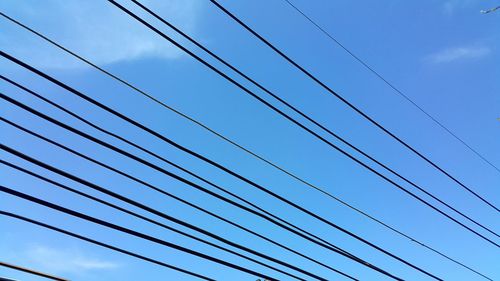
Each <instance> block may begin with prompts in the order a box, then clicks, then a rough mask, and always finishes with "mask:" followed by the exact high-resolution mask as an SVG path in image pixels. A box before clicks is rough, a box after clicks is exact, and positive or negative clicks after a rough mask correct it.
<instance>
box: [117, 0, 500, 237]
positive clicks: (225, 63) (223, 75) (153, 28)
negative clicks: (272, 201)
mask: <svg viewBox="0 0 500 281" xmlns="http://www.w3.org/2000/svg"><path fill="white" fill-rule="evenodd" d="M108 1H110V2H111V3H112V4H114V5H116V6H117V7H118V8H120V9H122V10H123V11H124V12H125V13H127V14H129V15H130V16H132V17H133V18H134V19H136V20H137V21H139V22H141V23H142V24H144V25H145V26H147V27H148V28H150V29H151V30H153V31H154V32H156V33H157V34H158V35H160V36H161V37H163V38H164V39H166V40H168V41H169V42H170V43H172V44H174V45H175V46H177V47H178V48H180V49H181V50H183V51H184V52H186V53H187V54H189V55H190V56H192V57H193V58H195V59H196V60H198V61H199V62H201V63H202V64H204V65H205V66H207V67H208V68H210V69H211V70H213V71H215V72H216V73H217V74H219V75H220V76H222V77H223V78H225V79H226V80H228V81H229V82H231V83H232V84H234V85H235V86H237V87H238V88H240V89H242V90H243V91H244V92H245V93H247V94H249V95H251V96H252V97H254V98H256V99H257V100H258V101H260V102H261V103H263V104H264V105H266V106H267V107H269V108H271V109H272V110H273V111H275V112H277V113H278V114H280V115H282V116H283V117H285V118H286V119H287V120H289V121H291V122H292V123H294V124H296V125H297V126H299V127H300V128H302V129H304V130H305V131H307V132H308V133H310V134H312V135H313V136H315V137H316V138H318V139H319V140H321V141H322V142H324V143H326V144H327V145H329V146H331V147H332V148H334V149H335V150H338V151H339V152H340V153H342V154H344V155H346V156H347V157H348V158H351V159H352V157H351V156H349V155H348V153H346V152H345V151H343V150H341V149H340V148H339V147H337V146H335V145H334V144H332V143H331V142H330V141H328V140H326V139H325V138H323V137H322V136H320V135H319V134H317V133H315V132H314V131H312V130H311V129H309V128H307V127H306V126H304V125H303V124H301V123H300V122H298V121H296V120H295V119H293V118H292V117H290V116H288V115H287V114H286V113H284V112H282V111H281V110H279V109H278V108H276V107H275V106H273V105H272V104H270V103H269V102H267V101H265V100H264V99H262V98H261V97H259V96H258V95H256V94H255V93H253V92H252V91H250V90H249V89H248V88H246V87H244V86H243V85H241V84H240V83H238V82H236V81H235V80H234V79H232V78H231V77H229V76H228V75H226V74H225V73H223V72H221V71H220V70H218V69H217V68H215V67H214V66H212V65H210V64H209V63H208V62H206V61H205V60H203V59H202V58H200V57H199V56H197V55H196V54H194V53H193V52H191V51H189V50H188V49H186V48H185V47H184V46H182V45H180V44H179V43H178V42H176V41H175V40H173V39H172V38H170V37H168V35H166V34H165V33H163V32H161V31H160V30H158V29H157V28H155V27H153V26H152V25H151V24H149V23H148V22H146V21H144V20H143V19H141V18H140V17H138V16H137V15H135V14H134V13H132V12H130V11H129V10H127V9H125V8H124V7H123V6H121V5H119V4H117V3H116V2H114V1H112V0H108ZM143 9H147V8H143ZM146 11H149V12H150V13H151V14H152V15H156V14H154V13H153V12H152V11H150V10H146ZM156 17H157V18H158V19H160V21H162V20H163V19H161V17H159V16H157V15H156ZM163 21H164V22H165V24H167V25H169V26H170V24H169V23H168V22H166V21H165V20H163ZM172 29H174V30H178V29H176V28H175V27H174V26H172ZM179 34H181V35H185V34H184V33H181V31H179ZM185 38H186V39H188V40H190V41H191V42H192V43H193V44H195V45H197V46H198V47H200V48H202V49H203V50H205V51H206V52H207V53H209V54H211V55H212V56H213V57H214V58H216V59H217V60H219V61H220V62H221V63H223V64H224V65H226V66H228V67H229V68H231V69H232V70H234V71H235V72H237V73H238V74H240V75H241V76H243V77H244V78H246V79H247V80H248V81H250V82H252V83H253V84H254V85H256V86H257V87H259V88H260V89H262V90H263V91H264V92H266V93H268V94H269V95H271V96H273V97H274V98H275V99H277V100H279V101H280V102H282V103H283V104H285V105H286V106H287V107H289V108H290V109H292V110H293V111H295V112H296V113H298V114H299V115H301V116H303V117H304V118H306V119H307V120H309V121H310V122H312V123H314V124H316V125H317V126H319V127H320V128H322V129H323V130H325V131H326V132H328V133H329V134H330V135H332V136H334V137H335V138H337V139H338V140H339V141H341V142H342V143H344V144H346V145H348V146H349V147H350V148H352V149H354V150H355V151H357V152H358V153H360V154H362V155H363V156H365V157H367V158H368V159H370V160H372V161H374V162H375V163H377V164H378V165H380V166H381V167H383V168H384V169H386V170H387V171H389V172H391V173H392V174H394V175H396V176H397V177H398V178H400V179H402V180H404V181H405V182H407V183H409V184H411V185H412V186H414V187H415V188H417V189H418V190H420V191H421V192H423V193H425V194H426V195H428V196H430V197H432V198H433V199H434V200H437V201H438V202H440V203H441V204H444V205H445V206H447V207H448V208H450V209H452V210H453V211H455V212H457V213H458V214H460V215H461V216H463V217H465V218H466V219H468V220H469V221H471V222H473V223H474V224H476V225H477V226H479V227H481V228H483V229H485V230H486V231H488V232H490V233H492V234H493V235H495V236H497V237H500V235H498V234H497V233H495V232H494V231H492V230H490V229H489V228H487V227H485V226H483V225H482V224H480V223H478V222H476V221H475V220H473V219H471V218H470V217H468V216H466V215H464V214H463V213H462V212H460V211H458V210H457V209H455V208H453V207H452V206H450V205H449V204H447V203H445V202H444V201H442V200H441V199H439V198H438V197H436V196H434V195H433V194H431V193H430V192H428V191H426V190H425V189H423V188H421V187H420V186H418V185H416V184H415V183H413V182H411V181H410V180H408V179H407V178H406V177H403V176H402V175H400V174H399V173H397V172H395V171H394V170H392V169H391V168H389V167H387V166H386V165H384V164H383V163H381V162H380V161H378V160H376V159H374V158H373V157H371V156H370V155H368V154H367V153H365V152H363V151H362V150H360V149H359V148H357V147H355V146H354V145H352V144H351V143H349V142H347V141H346V140H344V139H343V138H341V137H340V136H338V135H336V134H335V133H333V132H332V131H331V130H329V129H328V128H326V127H324V126H322V125H321V124H319V123H318V122H316V121H314V120H313V119H312V118H310V117H309V116H307V115H305V114H304V113H302V112H301V111H300V110H298V109H296V108H295V107H293V106H292V105H290V104H288V103H287V102H286V101H284V100H283V99H281V98H280V97H278V96H277V95H275V94H273V93H272V92H270V91H269V90H268V89H266V88H264V87H263V86H262V85H260V84H259V83H257V82H255V81H254V80H252V79H251V78H250V77H248V76H246V75H245V74H244V73H242V72H241V71H239V70H238V69H237V68H235V67H233V66H232V65H230V64H229V63H227V62H226V61H224V60H223V59H222V58H220V57H218V56H217V55H215V54H214V53H212V52H211V51H210V50H208V49H206V48H205V47H204V46H202V45H201V44H199V43H198V42H196V41H194V40H193V39H192V38H190V37H188V36H187V35H185ZM352 160H354V159H352ZM354 161H356V160H354ZM356 162H357V161H356ZM358 164H359V163H358ZM360 165H362V166H364V165H363V164H360ZM365 168H366V167H365ZM368 170H370V171H371V169H368ZM372 172H373V171H372ZM396 187H397V186H396ZM318 191H320V192H322V193H324V194H326V195H328V196H331V195H330V194H329V193H327V192H325V191H323V190H321V189H318ZM419 201H420V200H419Z"/></svg>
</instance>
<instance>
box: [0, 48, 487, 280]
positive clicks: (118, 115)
mask: <svg viewBox="0 0 500 281" xmlns="http://www.w3.org/2000/svg"><path fill="white" fill-rule="evenodd" d="M0 55H2V56H3V57H5V58H7V59H9V60H10V61H12V62H14V63H16V64H18V65H20V66H23V67H24V68H26V69H28V70H30V71H31V72H33V73H36V74H37V75H39V76H41V77H43V78H45V79H47V80H49V81H51V82H52V83H54V84H56V85H58V86H60V87H61V88H63V89H65V90H67V91H69V92H71V93H73V94H75V95H77V96H79V97H80V98H82V99H84V100H86V101H88V102H89V103H92V104H94V105H96V106H98V107H100V108H101V109H104V110H105V111H107V112H109V113H111V114H113V115H115V116H117V117H119V118H120V119H122V120H124V121H127V122H128V123H130V124H132V125H134V126H135V127H138V128H140V129H141V130H143V131H145V132H147V133H149V134H151V135H153V136H155V137H157V138H159V139H160V140H162V141H164V142H166V143H169V144H171V145H172V146H174V147H176V148H178V149H180V150H182V151H184V152H186V153H188V154H191V155H192V156H195V157H196V158H198V159H200V160H203V161H204V162H206V163H209V164H211V165H212V166H214V167H216V168H218V169H221V170H223V171H225V172H226V173H228V174H230V175H232V176H235V177H237V178H238V179H240V180H242V181H244V182H246V183H248V184H250V185H252V186H254V187H256V188H258V189H259V190H261V191H263V192H265V193H267V194H269V195H271V196H272V197H274V198H276V199H278V200H280V201H282V202H284V203H286V204H287V205H290V206H292V207H294V208H295V209H297V210H300V211H301V212H303V213H305V214H307V215H309V216H312V217H313V218H315V219H317V220H319V221H321V222H323V223H325V224H327V225H329V226H331V227H333V228H335V229H337V230H339V231H341V232H343V233H345V234H347V235H348V236H351V237H353V238H355V239H356V240H358V241H360V242H362V243H364V244H366V245H368V246H370V247H371V248H374V249H376V250H377V251H380V252H382V253H384V254H385V255H387V256H390V257H391V258H393V259H396V260H398V261H400V262H402V263H404V264H406V265H408V266H409V267H412V268H413V269H415V270H417V271H420V272H421V273H423V274H425V275H427V276H429V277H432V278H434V279H437V280H441V279H440V278H439V277H437V276H435V275H434V274H432V273H430V272H427V271H426V270H424V269H422V268H420V267H418V266H416V265H414V264H413V263H411V262H408V261H406V260H405V259H403V258H401V257H399V256H397V255H395V254H393V253H391V252H389V251H387V250H385V249H383V248H381V247H380V246H378V245H376V244H374V243H372V242H370V241H368V240H366V239H364V238H362V237H361V236H359V235H356V234H354V233H352V232H351V231H348V230H347V229H345V228H343V227H341V226H339V225H337V224H335V223H333V222H331V221H329V220H327V219H325V218H323V217H322V216H319V215H317V214H315V213H314V212H312V211H310V210H308V209H306V208H304V207H302V206H300V205H298V204H296V203H294V202H292V201H290V200H288V199H286V198H284V197H283V196H281V195H278V194H277V193H275V192H273V191H271V190H269V189H267V188H265V187H263V186H261V185H259V184H257V183H255V182H253V181H251V180H249V179H248V178H246V177H244V176H242V175H240V174H238V173H236V172H234V171H232V170H230V169H229V168H227V167H225V166H223V165H221V164H219V163H217V162H215V161H213V160H210V159H208V158H207V157H205V156H203V155H201V154H199V153H196V152H194V151H192V150H190V149H188V148H186V147H184V146H182V145H180V144H178V143H176V142H174V141H172V140H170V139H169V138H167V137H165V136H164V135H162V134H159V133H158V132H156V131H154V130H152V129H150V128H149V127H146V126H144V125H143V124H141V123H138V122H137V121H135V120H133V119H131V118H129V117H127V116H125V115H123V114H121V113H119V112H117V111H116V110H114V109H111V108H110V107H108V106H106V105H104V104H102V103H100V102H98V101H96V100H94V99H92V98H90V97H89V96H87V95H84V94H83V93H81V92H79V91H77V90H75V89H73V88H71V87H70V86H68V85H66V84H64V83H62V82H61V81H59V80H57V79H55V78H53V77H51V76H49V75H47V74H46V73H43V72H41V71H40V70H38V69H36V68H34V67H32V66H30V65H28V64H26V63H24V62H22V61H19V60H17V59H16V58H14V57H12V56H10V55H8V54H6V53H4V52H3V51H0ZM354 159H355V158H354ZM356 160H357V159H356ZM358 161H359V160H358ZM360 163H361V162H360ZM380 175H381V174H380ZM382 176H383V175H382ZM385 178H386V177H385ZM387 179H388V178H387ZM388 180H390V179H388ZM475 233H477V232H475ZM477 234H478V235H480V236H481V237H484V236H482V235H481V234H479V233H477ZM484 238H485V239H487V241H490V242H491V243H495V242H493V241H491V240H490V239H488V238H486V237H484Z"/></svg>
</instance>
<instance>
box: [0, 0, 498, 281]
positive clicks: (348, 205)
mask: <svg viewBox="0 0 500 281" xmlns="http://www.w3.org/2000/svg"><path fill="white" fill-rule="evenodd" d="M138 5H141V6H142V4H140V3H138ZM0 15H1V16H3V17H4V18H6V19H7V20H9V21H11V22H13V23H15V24H16V25H18V26H20V27H22V28H24V29H25V30H27V31H29V32H31V33H33V34H35V35H37V36H38V37H40V38H42V39H43V40H45V41H46V42H48V43H50V44H52V45H53V46H55V47H57V48H59V49H61V50H63V51H65V52H66V53H68V54H70V55H72V56H73V57H75V58H77V59H79V60H80V61H82V62H84V63H86V64H88V65H90V66H91V67H93V68H95V69H97V70H98V71H100V72H102V73H103V74H105V75H107V76H109V77H111V78H113V79H115V80H116V81H118V82H120V83H122V84H124V85H125V86H127V87H129V88H130V89H132V90H134V91H136V92H137V93H139V94H141V95H143V96H145V97H147V98H149V99H150V100H152V101H154V102H155V103H157V104H159V105H161V106H163V107H164V108H166V109H168V110H170V111H172V112H174V113H176V114H177V115H179V116H181V117H183V118H185V119H186V120H188V121H191V122H192V123H194V124H196V125H198V126H200V127H201V128H203V129H205V130H207V131H208V132H210V133H212V134H213V135H215V136H217V137H219V138H221V139H222V140H224V141H226V142H228V143H230V144H232V145H233V146H235V147H237V148H239V149H241V150H243V151H245V152H247V153H248V154H250V155H251V156H254V157H255V158H257V159H259V160H261V161H263V162H265V163H267V164H269V165H271V166H273V167H274V168H276V169H278V170H280V171H282V172H283V173H285V174H287V175H289V176H291V177H292V178H294V179H296V180H298V181H300V182H302V183H304V184H306V185H308V186H309V187H311V188H314V189H316V190H318V191H319V192H321V193H323V194H325V195H326V196H328V197H330V198H331V199H334V200H335V201H337V202H339V203H340V204H342V205H344V206H346V207H348V208H350V209H352V210H354V211H355V212H357V213H359V214H361V215H363V216H365V217H367V218H368V219H370V220H372V221H374V222H376V223H378V224H380V225H381V226H383V227H385V228H387V229H389V230H391V231H393V232H394V233H396V234H398V235H401V236H403V237H405V238H407V239H409V240H410V241H412V242H415V243H416V244H418V245H420V246H422V247H425V248H427V249H429V250H431V251H433V252H434V253H437V254H438V255H440V256H442V257H444V258H446V259H448V260H450V261H452V262H454V263H456V264H458V265H460V266H462V267H464V268H466V269H468V270H471V271H472V272H474V273H477V274H479V275H481V276H483V277H485V278H487V279H489V278H488V277H486V276H485V275H483V274H481V273H479V272H477V271H475V270H474V269H472V268H470V267H468V266H466V265H464V264H463V263H461V262H459V261H457V260H455V259H453V258H451V257H449V256H447V255H445V254H443V253H441V252H440V251H438V250H436V249H434V248H432V247H430V246H428V245H426V244H424V243H422V242H420V241H418V240H416V239H415V238H412V237H410V236H409V235H407V234H405V233H403V232H401V231H399V230H397V229H395V228H394V227H392V226H390V225H388V224H386V223H385V222H383V221H381V220H380V219H377V218H375V217H373V216H371V215H370V214H368V213H366V212H364V211H362V210H360V209H358V208H356V207H354V206H352V205H350V204H349V203H347V202H345V201H343V200H342V199H340V198H338V197H336V196H334V195H333V194H331V193H329V192H328V191H326V190H324V189H322V188H320V187H318V186H316V185H314V184H312V183H310V182H308V181H306V180H304V179H302V178H300V177H298V176H297V175H295V174H293V173H291V172H289V171H287V170H285V169H284V168H282V167H280V166H278V165H277V164H275V163H273V162H271V161H269V160H267V159H265V158H264V157H262V156H260V155H258V154H256V153H254V152H252V151H251V150H249V149H247V148H245V147H243V146H241V145H240V144H238V143H236V142H234V141H232V140H230V139H229V138H227V137H225V136H224V135H222V134H220V133H218V132H217V131H215V130H213V129H211V128H210V127H208V126H206V125H205V124H203V123H201V122H200V121H198V120H195V119H194V118H192V117H190V116H188V115H186V114H184V113H182V112H180V111H179V110H177V109H174V108H173V107H171V106H169V105H167V104H165V103H163V102H162V101H160V100H158V99H156V98H155V97H153V96H152V95H150V94H148V93H146V92H144V91H143V90H141V89H139V88H137V87H136V86H134V85H132V84H130V82H127V81H125V80H123V79H122V78H119V77H118V76H116V75H114V74H112V73H110V72H108V71H107V70H104V69H103V68H101V67H99V66H97V65H96V64H95V63H92V62H91V61H89V60H88V59H85V58H83V57H82V56H80V55H78V54H76V53H75V52H73V51H71V50H69V49H68V48H66V47H64V46H62V45H61V44H59V43H57V42H55V41H54V40H52V39H50V38H48V37H47V36H45V35H43V34H41V33H40V32H38V31H36V30H34V29H32V28H30V27H28V26H26V25H25V24H23V23H21V22H19V21H17V20H15V19H13V18H11V17H9V16H7V15H5V14H3V13H2V12H0ZM179 32H182V31H180V30H179ZM91 126H92V125H91ZM99 129H100V128H99ZM105 133H108V134H109V132H107V131H106V132H105Z"/></svg>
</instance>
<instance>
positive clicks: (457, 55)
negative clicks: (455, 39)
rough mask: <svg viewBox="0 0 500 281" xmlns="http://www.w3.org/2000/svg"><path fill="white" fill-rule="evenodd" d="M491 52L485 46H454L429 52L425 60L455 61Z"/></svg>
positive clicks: (480, 56)
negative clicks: (432, 52)
mask: <svg viewBox="0 0 500 281" xmlns="http://www.w3.org/2000/svg"><path fill="white" fill-rule="evenodd" d="M490 53H491V49H490V48H488V47H485V46H475V47H455V48H448V49H445V50H442V51H439V52H437V53H434V54H431V55H429V56H428V57H427V60H428V61H429V62H432V63H449V62H455V61H463V60H471V59H479V58H482V57H485V56H487V55H489V54H490Z"/></svg>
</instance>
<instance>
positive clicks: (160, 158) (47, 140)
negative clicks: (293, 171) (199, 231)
mask: <svg viewBox="0 0 500 281" xmlns="http://www.w3.org/2000/svg"><path fill="white" fill-rule="evenodd" d="M0 78H3V79H5V80H6V81H8V82H9V83H11V84H13V85H15V86H17V87H19V88H21V89H22V90H24V91H26V92H28V93H29V94H31V95H33V96H35V97H36V98H39V99H41V100H42V101H44V102H46V103H49V104H50V105H52V106H54V107H56V108H58V109H60V110H62V111H63V112H65V113H67V114H69V115H71V116H73V117H75V118H76V119H78V120H80V121H82V122H83V123H85V124H87V125H89V126H91V127H92V128H95V129H96V130H98V131H101V132H103V133H105V134H108V135H110V136H112V137H115V138H117V139H119V140H121V141H123V142H125V143H127V144H129V145H131V146H133V147H135V148H137V149H139V150H141V151H143V152H145V153H147V154H149V155H151V156H153V157H155V158H157V159H159V160H161V161H164V162H166V163H168V164H170V165H173V166H175V167H177V168H179V169H181V170H183V171H185V172H186V173H189V174H190V175H192V176H194V177H196V178H197V179H200V180H202V181H203V182H205V183H208V184H209V185H211V186H214V187H215V188H217V189H218V190H221V191H222V192H224V193H227V194H229V195H231V196H233V197H235V198H237V199H239V200H241V201H243V202H245V203H247V204H249V205H250V206H252V207H254V208H256V209H258V210H259V211H262V212H263V213H265V214H267V215H270V216H271V217H273V218H274V219H277V220H279V221H281V222H283V223H285V224H287V225H289V226H291V227H293V228H295V229H297V230H299V231H301V232H304V233H306V234H308V235H310V236H312V237H315V238H316V239H318V240H320V241H322V242H324V243H327V244H329V243H328V242H327V241H325V240H323V239H321V238H319V237H317V236H315V235H314V234H311V233H309V232H307V231H305V230H303V229H301V228H299V227H296V226H295V225H293V224H290V223H288V222H287V221H284V220H282V219H280V218H278V217H276V216H274V215H273V214H271V213H269V212H267V211H265V210H263V209H262V208H260V207H258V206H256V205H255V204H253V203H251V202H249V201H248V200H246V199H244V198H241V197H239V196H238V195H236V194H234V193H232V192H229V191H227V190H226V189H224V188H221V187H219V186H217V185H215V184H213V183H212V182H210V181H207V180H205V179H204V178H201V177H199V176H198V175H196V174H193V173H192V172H190V171H188V170H186V169H184V168H182V167H180V166H178V165H176V164H175V163H172V162H170V161H168V160H167V159H165V158H163V157H161V156H159V155H157V154H155V153H154V152H151V151H149V150H147V149H144V148H142V147H140V146H138V145H137V144H135V143H132V142H130V141H129V140H127V139H124V138H122V137H120V136H118V135H116V134H114V133H112V132H109V131H107V130H105V129H103V128H102V127H99V126H97V125H95V124H94V123H92V122H90V121H88V120H86V119H84V118H82V117H80V116H78V115H76V114H75V113H73V112H71V111H69V110H67V109H65V108H63V107H61V106H60V105H58V104H56V103H54V102H52V101H50V100H48V99H46V98H45V97H43V96H41V95H39V94H38V93H35V92H33V91H32V90H30V89H28V88H26V87H24V86H22V85H20V84H18V83H16V82H14V81H12V80H10V79H8V78H6V77H2V76H0ZM0 120H1V121H4V122H6V123H8V124H10V125H12V126H14V127H16V128H17V129H19V130H22V131H24V132H26V133H28V134H30V135H33V136H35V137H38V138H40V139H42V140H44V141H46V142H49V143H51V144H53V145H55V146H58V147H60V148H62V149H64V150H66V151H69V152H70V153H73V154H75V155H77V156H79V157H82V158H84V159H86V160H88V161H91V162H93V163H95V164H97V165H99V166H101V167H104V168H106V169H109V170H111V171H113V172H116V173H118V174H120V175H122V176H125V177H127V178H129V179H131V180H133V181H136V182H138V183H140V184H143V185H146V186H148V187H150V188H153V189H155V190H157V189H158V188H156V187H154V186H151V185H150V184H149V183H147V182H144V181H142V180H140V179H137V178H135V177H133V176H131V175H129V174H126V173H123V172H121V171H119V170H117V169H115V168H113V167H110V166H108V165H106V164H104V163H102V162H99V161H97V160H95V159H92V158H90V157H88V156H86V155H83V154H81V153H79V152H77V151H75V150H73V149H71V148H68V147H66V146H64V145H61V144H60V143H57V142H55V141H53V140H50V139H48V138H46V137H44V136H41V135H40V134H37V133H35V132H33V131H30V130H28V129H26V128H24V127H22V126H20V125H18V124H15V123H13V122H11V121H9V120H6V119H4V118H2V117H0ZM165 195H167V196H169V197H171V198H174V199H176V200H178V201H180V202H183V203H185V204H188V205H189V206H191V207H194V208H196V209H199V210H200V211H202V212H205V213H207V214H209V215H211V216H214V217H217V218H219V219H221V220H223V221H226V222H228V223H230V224H232V225H234V226H236V227H238V228H240V229H243V230H245V231H247V232H249V233H252V234H254V235H256V236H258V237H260V238H262V239H264V240H266V241H268V242H270V243H272V244H275V245H277V246H279V247H281V248H284V249H286V250H288V251H291V252H293V253H295V254H297V255H299V256H302V257H304V258H306V259H308V260H310V261H313V262H314V263H317V264H319V265H322V266H323V267H326V268H328V269H330V270H333V271H335V272H337V273H339V274H342V275H344V276H345V277H348V278H352V277H351V276H347V275H345V273H343V272H341V271H338V270H337V269H334V268H332V267H330V266H328V265H325V264H324V263H321V262H319V261H317V260H315V259H312V258H310V257H307V256H305V255H303V254H302V253H300V252H297V251H295V250H293V249H290V248H289V247H286V246H284V245H282V244H279V243H276V242H275V241H272V240H269V239H268V238H267V237H263V236H262V235H260V234H258V233H255V232H253V231H252V230H249V229H246V228H244V227H241V226H239V225H237V224H236V225H235V224H234V223H233V222H230V221H227V220H226V219H224V218H221V217H219V216H218V215H216V214H213V213H211V212H209V211H206V210H204V209H201V208H199V207H198V206H196V205H193V204H191V203H189V202H186V201H185V200H183V199H182V198H178V197H177V196H175V195H171V194H168V193H165ZM209 195H211V194H209ZM366 215H367V216H369V215H368V214H366ZM373 219H375V218H373ZM379 223H381V224H384V223H383V222H379ZM384 226H386V227H388V228H390V229H391V230H393V231H395V232H396V233H398V234H400V235H402V236H403V237H406V238H408V239H409V240H410V241H412V242H415V243H417V244H418V245H421V246H423V247H425V248H427V249H429V250H431V251H433V252H435V253H437V254H439V255H440V256H442V257H444V258H446V259H448V260H450V261H452V262H454V263H456V264H458V265H460V266H462V267H464V268H466V269H468V270H470V271H472V272H474V273H476V274H478V275H480V276H482V277H484V278H486V279H489V278H488V277H487V276H485V275H484V274H482V273H480V272H478V271H476V270H474V269H472V268H470V267H469V266H467V265H465V264H463V263H461V262H459V261H457V260H455V259H453V258H451V257H449V256H447V255H445V254H443V253H441V252H439V251H438V250H436V249H434V248H432V247H430V246H427V245H426V244H424V243H422V242H420V241H418V240H416V239H414V238H412V237H410V236H408V235H406V234H404V233H402V232H400V231H398V230H397V229H394V228H392V227H391V226H388V225H385V224H384ZM330 245H331V244H330ZM489 280H491V279H489Z"/></svg>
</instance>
